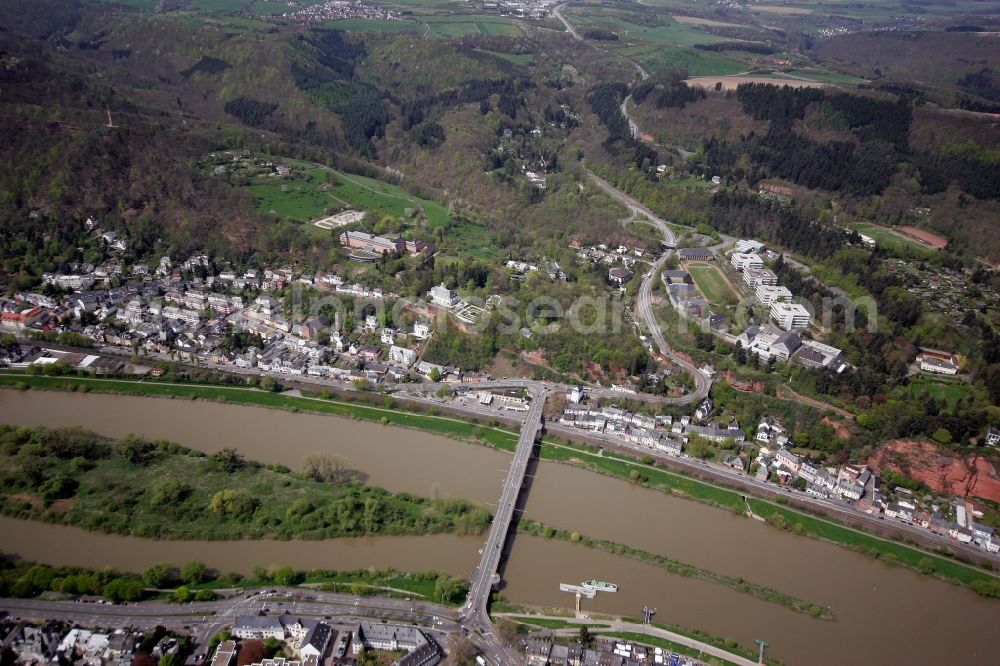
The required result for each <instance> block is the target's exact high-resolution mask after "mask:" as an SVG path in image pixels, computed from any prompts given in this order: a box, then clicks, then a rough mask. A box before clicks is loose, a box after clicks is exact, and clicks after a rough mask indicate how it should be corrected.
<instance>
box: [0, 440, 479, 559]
mask: <svg viewBox="0 0 1000 666" xmlns="http://www.w3.org/2000/svg"><path fill="white" fill-rule="evenodd" d="M312 462H313V464H311V465H307V466H309V467H310V476H306V475H304V474H297V473H293V472H291V471H290V470H288V469H287V468H285V467H281V466H276V465H268V466H263V465H261V464H259V463H256V462H253V461H247V460H244V459H243V458H242V457H241V456H240V455H239V454H238V453H237V452H236V451H235V450H232V449H224V450H222V451H220V452H219V453H217V454H215V455H213V456H205V454H203V453H201V452H198V451H192V450H190V449H186V448H184V447H181V446H179V445H177V444H174V443H172V442H167V441H162V440H161V441H157V442H150V441H146V440H143V439H141V438H138V437H135V436H129V437H126V438H125V439H123V440H119V441H114V440H110V439H107V438H104V437H102V436H100V435H97V434H95V433H92V432H89V431H86V430H83V429H79V428H69V429H59V430H51V429H47V428H38V429H30V428H15V427H11V426H0V488H2V489H3V490H2V494H0V513H2V514H3V515H7V516H12V517H15V518H22V519H30V520H41V521H44V522H49V523H60V524H64V525H75V526H79V527H82V528H84V529H88V530H92V531H96V532H107V533H113V534H127V535H131V536H137V537H143V538H154V539H255V538H256V539H259V538H276V539H289V538H303V539H329V538H337V537H352V536H365V535H374V534H387V535H400V534H414V535H422V534H431V533H441V532H452V533H460V534H478V533H481V532H482V531H483V530H484V529H485V528H486V527H488V526H489V522H490V514H489V512H488V511H487V510H486V509H484V508H482V507H480V506H477V505H475V504H473V503H472V502H469V501H466V500H463V499H458V498H448V499H443V500H441V499H427V498H421V497H414V496H412V495H409V494H405V493H390V492H388V491H386V490H384V489H382V488H377V487H372V486H366V485H363V484H361V483H360V482H357V481H356V480H352V479H351V478H350V473H349V472H345V471H344V470H340V469H338V468H337V464H336V461H335V459H330V458H327V457H323V456H317V457H314V458H312Z"/></svg>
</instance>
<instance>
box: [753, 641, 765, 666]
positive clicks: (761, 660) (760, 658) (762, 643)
mask: <svg viewBox="0 0 1000 666" xmlns="http://www.w3.org/2000/svg"><path fill="white" fill-rule="evenodd" d="M753 642H754V643H756V644H757V645H759V646H760V653H759V656H758V657H757V663H758V664H763V663H764V648H766V647H767V645H768V643H767V641H765V640H764V639H762V638H755V639H754V641H753Z"/></svg>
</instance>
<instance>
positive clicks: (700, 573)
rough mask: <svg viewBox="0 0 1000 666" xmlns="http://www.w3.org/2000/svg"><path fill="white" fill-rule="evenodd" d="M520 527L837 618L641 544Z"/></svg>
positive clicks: (535, 525) (530, 524)
mask: <svg viewBox="0 0 1000 666" xmlns="http://www.w3.org/2000/svg"><path fill="white" fill-rule="evenodd" d="M518 528H519V529H520V530H521V531H522V532H525V533H527V534H532V535H535V536H544V537H546V538H550V539H560V540H562V541H570V542H573V543H579V544H581V545H583V546H586V547H587V548H595V549H597V550H603V551H604V552H606V553H610V554H612V555H618V556H621V557H628V558H630V559H633V560H638V561H640V562H645V563H647V564H652V565H654V566H658V567H660V568H661V569H663V570H664V571H669V572H670V573H673V574H677V575H679V576H684V577H686V578H697V579H698V580H703V581H707V582H709V583H715V584H717V585H723V586H725V587H728V588H729V589H731V590H734V591H736V592H740V593H742V594H749V595H750V596H752V597H755V598H757V599H760V600H762V601H767V602H770V603H774V604H778V605H781V606H784V607H785V608H788V609H789V610H793V611H795V612H797V613H805V614H806V615H810V616H812V617H815V618H822V619H826V620H832V619H833V613H832V611H831V610H830V609H829V608H825V607H823V606H819V605H817V604H814V603H812V602H809V601H806V600H805V599H799V598H798V597H793V596H792V595H790V594H785V593H784V592H779V591H778V590H775V589H772V588H769V587H765V586H763V585H758V584H756V583H752V582H750V581H747V580H744V579H742V578H735V577H733V576H725V575H722V574H718V573H715V572H713V571H709V570H707V569H701V568H699V567H696V566H694V565H692V564H687V563H686V562H681V561H679V560H675V559H672V558H669V557H665V556H663V555H657V554H656V553H650V552H648V551H645V550H640V549H639V548H633V547H631V546H626V545H624V544H620V543H615V542H613V541H607V540H605V539H594V538H591V537H588V536H586V535H582V534H580V533H579V532H569V531H567V530H562V529H558V528H555V527H551V526H549V525H543V524H542V523H538V522H535V521H532V520H522V521H521V522H520V523H519V524H518Z"/></svg>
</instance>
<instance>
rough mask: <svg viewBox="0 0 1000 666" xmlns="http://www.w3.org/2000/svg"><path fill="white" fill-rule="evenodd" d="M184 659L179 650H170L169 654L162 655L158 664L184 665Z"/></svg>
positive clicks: (166, 665) (160, 665)
mask: <svg viewBox="0 0 1000 666" xmlns="http://www.w3.org/2000/svg"><path fill="white" fill-rule="evenodd" d="M183 664H184V660H183V659H181V657H180V654H179V653H177V652H168V653H167V654H165V655H163V656H162V657H160V661H159V663H158V664H157V666H183Z"/></svg>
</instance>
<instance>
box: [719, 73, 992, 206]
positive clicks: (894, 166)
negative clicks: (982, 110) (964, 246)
mask: <svg viewBox="0 0 1000 666" xmlns="http://www.w3.org/2000/svg"><path fill="white" fill-rule="evenodd" d="M736 99H737V100H738V101H739V103H740V108H741V109H742V110H743V112H744V113H746V114H747V115H749V116H751V117H753V118H754V119H756V120H764V121H768V122H769V123H770V125H769V127H768V130H767V132H766V133H764V134H755V133H751V134H749V135H746V136H743V137H742V138H741V139H740V140H738V141H725V140H722V139H719V138H717V137H715V136H712V137H707V138H706V139H705V143H704V162H703V163H704V166H705V167H707V168H708V169H709V170H711V171H713V172H716V173H732V174H733V175H734V176H735V177H737V178H747V179H748V180H749V181H750V182H751V184H753V183H756V182H757V181H758V180H760V179H762V178H766V177H769V176H770V177H778V178H783V179H786V180H790V181H792V182H795V183H797V184H799V185H802V186H805V187H808V188H810V189H820V190H827V191H830V192H840V193H843V194H847V195H852V196H859V197H866V196H871V195H877V194H881V193H882V192H883V191H884V190H885V189H886V187H887V186H888V185H889V183H890V182H891V181H892V179H893V178H894V176H895V175H896V173H897V170H898V168H899V166H900V164H902V163H909V164H911V165H913V166H914V167H915V168H916V169H917V171H918V173H919V176H920V184H921V190H922V191H923V192H925V193H928V194H933V193H937V192H942V191H944V190H946V189H947V188H948V187H949V186H950V185H951V184H952V183H957V184H958V185H959V187H961V188H962V189H963V190H964V191H965V192H967V193H968V194H970V195H972V196H974V197H976V198H979V199H997V198H998V197H1000V160H997V159H996V156H995V155H993V154H992V153H990V152H986V151H982V150H975V149H971V150H950V151H944V152H940V153H930V152H927V151H913V150H911V148H910V145H909V136H910V131H911V123H912V118H913V111H912V101H911V99H910V98H909V97H907V95H905V94H899V95H897V96H895V99H888V98H884V97H875V96H870V95H859V94H850V93H829V92H826V91H824V90H822V89H819V88H809V87H802V88H792V87H790V86H780V87H779V86H777V85H774V84H765V83H743V84H740V85H739V86H738V88H737V91H736ZM807 116H808V117H809V119H811V122H813V123H814V124H815V125H817V126H819V127H822V128H830V129H834V130H839V131H842V132H849V133H850V134H851V135H852V136H853V137H854V138H855V140H852V141H848V140H827V141H822V140H817V139H813V138H810V137H809V136H807V135H806V134H805V133H803V132H802V131H800V130H799V129H797V127H796V125H795V123H796V122H802V121H803V120H806V119H807ZM744 155H745V156H747V157H749V158H750V162H751V165H752V166H750V168H749V169H748V168H747V167H746V165H745V164H741V157H743V156H744Z"/></svg>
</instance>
